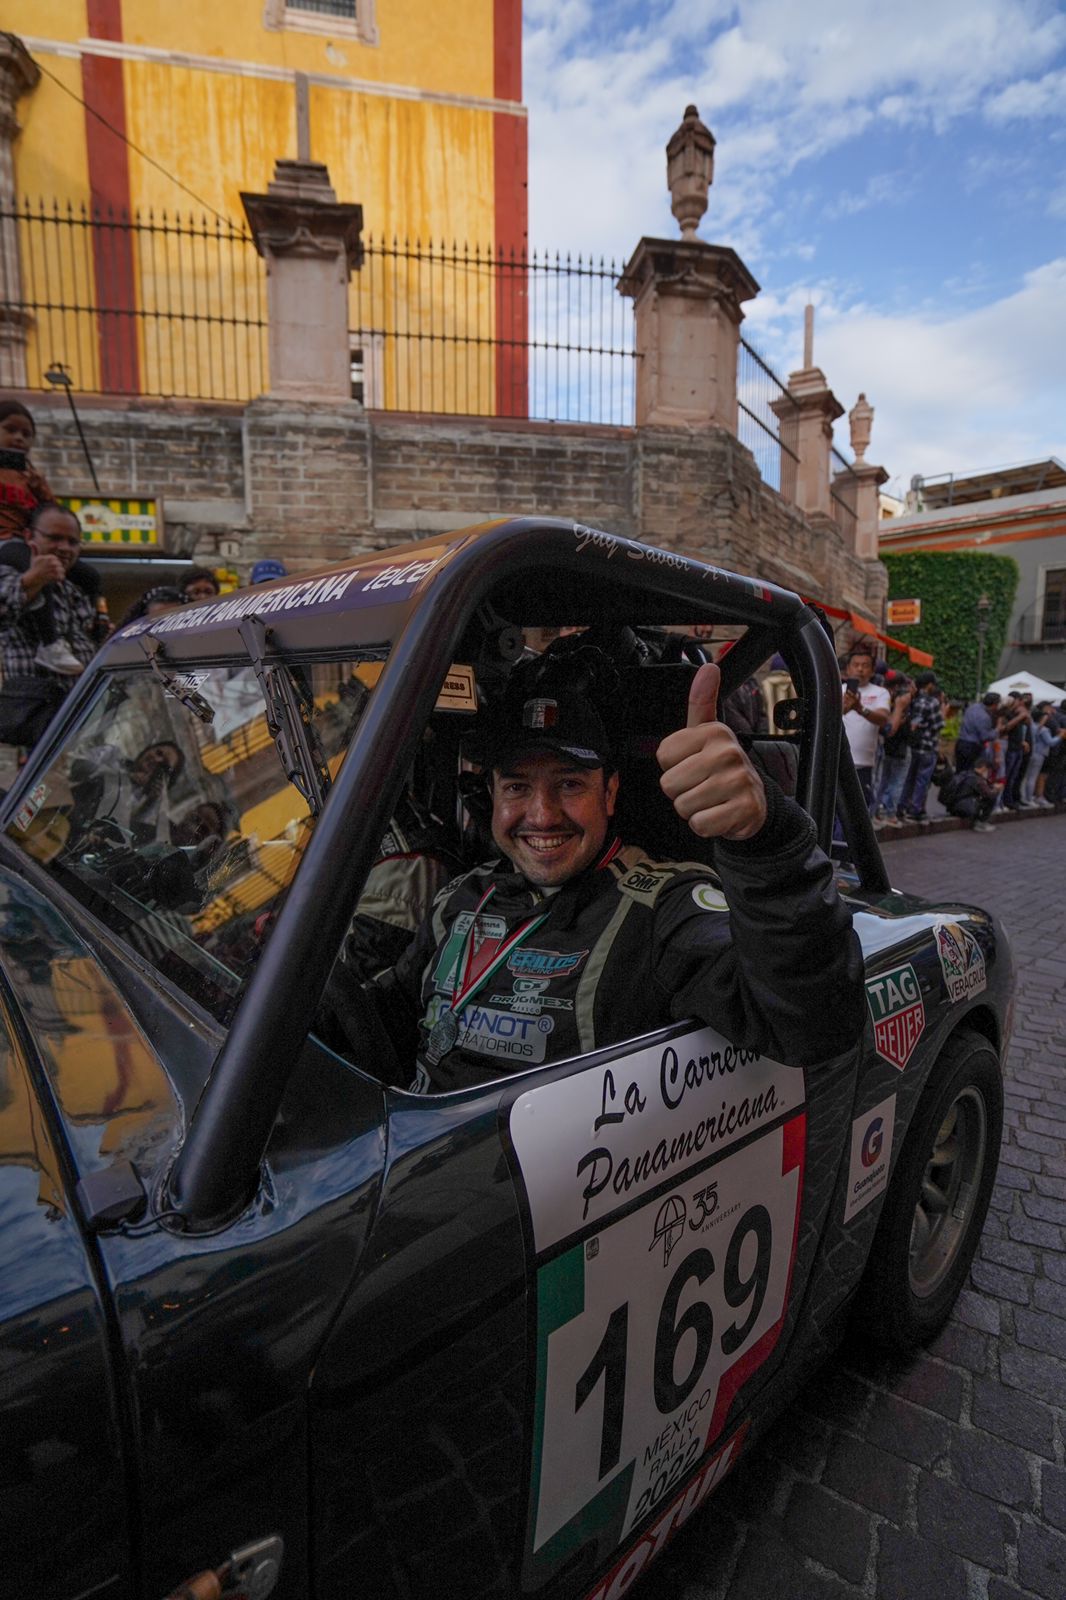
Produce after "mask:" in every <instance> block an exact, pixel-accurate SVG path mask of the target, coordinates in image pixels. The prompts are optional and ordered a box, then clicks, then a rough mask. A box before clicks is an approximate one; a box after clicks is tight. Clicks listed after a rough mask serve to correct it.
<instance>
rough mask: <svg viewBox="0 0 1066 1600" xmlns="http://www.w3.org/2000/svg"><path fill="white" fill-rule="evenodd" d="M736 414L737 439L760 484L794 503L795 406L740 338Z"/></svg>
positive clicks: (765, 364) (764, 363)
mask: <svg viewBox="0 0 1066 1600" xmlns="http://www.w3.org/2000/svg"><path fill="white" fill-rule="evenodd" d="M737 413H738V422H737V436H738V438H739V439H740V442H741V444H743V445H746V446H747V448H748V449H749V450H750V451H751V453H752V455H753V456H754V457H755V462H756V465H757V466H758V468H759V472H760V474H761V476H762V478H763V481H764V482H765V483H768V484H770V486H771V488H774V489H777V490H778V492H779V493H780V494H782V495H783V496H784V497H785V499H786V500H795V498H796V468H797V467H798V465H799V455H798V454H797V449H796V445H797V429H798V422H799V406H798V405H797V403H796V401H795V400H794V399H793V397H792V395H790V394H789V392H788V390H787V389H786V388H785V385H784V384H783V383H782V382H781V379H780V378H779V377H778V376H777V373H776V372H775V371H774V370H773V368H772V367H771V366H770V364H769V363H768V362H767V361H766V360H765V359H764V358H763V356H761V355H760V354H759V352H758V350H756V348H755V346H754V345H753V344H751V343H750V342H749V341H748V340H747V339H745V338H744V337H743V336H741V340H740V348H739V350H738V351H737Z"/></svg>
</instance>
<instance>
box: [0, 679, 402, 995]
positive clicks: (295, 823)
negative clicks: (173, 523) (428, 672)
mask: <svg viewBox="0 0 1066 1600" xmlns="http://www.w3.org/2000/svg"><path fill="white" fill-rule="evenodd" d="M380 665H381V664H380V657H378V658H375V659H373V660H369V659H367V660H360V659H358V658H354V659H352V658H349V659H346V660H344V661H338V662H331V663H329V664H323V663H320V662H319V663H315V664H307V665H290V669H289V676H290V681H291V683H292V685H293V690H294V695H295V697H296V699H297V701H298V702H299V703H301V704H302V708H303V713H304V723H305V727H306V738H307V743H308V745H309V746H310V747H311V748H313V750H314V752H315V754H316V757H317V758H318V759H319V760H320V761H321V763H322V765H323V767H324V768H328V771H329V774H330V776H331V777H335V776H336V773H337V771H338V770H339V767H340V764H341V762H342V760H343V758H344V753H345V751H346V750H347V748H348V746H349V744H350V742H351V738H352V733H353V731H354V729H355V726H356V723H357V722H358V720H359V716H360V713H361V711H362V708H363V705H364V703H365V701H366V698H367V692H368V687H369V686H370V685H372V684H373V682H374V681H376V678H377V676H378V674H379V672H380ZM199 702H204V703H205V704H206V707H209V708H210V710H211V711H212V712H213V713H214V716H213V720H211V721H207V720H204V717H205V715H206V710H205V705H203V704H199ZM298 781H299V780H298ZM313 827H314V817H313V816H312V814H311V811H310V809H309V806H308V802H307V800H305V799H304V797H303V795H302V794H301V793H300V792H299V790H298V788H296V787H294V785H293V784H292V783H290V782H289V781H288V778H287V776H286V771H285V767H284V765H283V763H282V760H281V757H280V756H279V752H278V749H277V747H276V745H275V742H274V739H273V738H272V737H271V732H270V729H269V728H268V726H267V718H266V714H265V707H264V700H263V693H262V690H261V688H260V685H259V683H258V682H257V679H256V674H255V671H254V669H253V667H252V666H251V665H250V664H242V665H239V666H238V665H229V666H215V667H207V668H203V669H200V670H197V671H194V672H188V671H183V672H182V673H180V674H178V675H177V676H176V677H173V676H170V675H169V674H164V675H161V674H160V673H159V672H157V671H153V670H152V669H151V668H150V667H148V666H147V665H146V666H145V667H138V668H132V669H128V670H124V671H117V672H114V673H111V674H109V675H107V676H106V677H102V678H101V680H100V684H99V690H98V692H97V695H96V697H95V699H94V701H93V703H92V705H91V707H90V709H89V711H88V713H87V715H86V716H85V717H83V718H82V720H81V721H80V722H79V723H78V724H77V725H76V726H75V727H73V728H72V729H71V730H70V732H69V734H68V737H67V739H66V742H65V744H64V746H63V748H62V749H61V750H60V751H59V753H58V754H57V755H56V756H55V757H54V759H53V760H52V761H51V763H50V764H49V766H48V767H47V768H46V769H45V770H44V771H43V772H42V773H41V775H40V778H39V780H38V782H37V783H36V784H35V785H34V786H33V788H32V789H31V791H30V792H29V793H28V794H27V795H26V797H25V798H24V801H23V804H22V805H21V806H20V807H19V809H18V811H17V812H16V813H15V815H14V817H13V818H12V820H11V822H10V823H9V824H8V827H7V830H6V831H7V837H8V838H9V839H10V840H11V841H12V842H13V843H14V844H16V845H17V846H18V847H19V849H21V850H24V851H25V852H26V854H27V855H29V856H32V857H33V858H34V859H35V860H36V861H37V862H39V863H40V864H41V865H42V866H43V867H44V868H45V870H46V871H48V872H49V873H50V874H51V875H52V876H53V877H54V878H55V879H56V880H57V882H59V883H61V884H62V885H63V887H64V888H65V889H66V890H68V891H69V892H70V893H71V894H72V895H74V897H75V898H76V899H77V900H79V901H80V902H81V904H82V905H84V906H85V907H86V908H87V909H88V910H90V911H91V912H92V913H93V914H94V915H95V916H97V917H99V918H100V920H101V921H102V922H104V923H105V924H106V925H107V926H108V927H109V928H110V929H111V930H112V932H113V933H115V934H116V935H117V936H118V937H119V938H120V939H122V940H123V941H124V942H125V943H126V944H127V945H128V946H130V947H131V948H132V949H133V950H135V951H136V952H137V954H138V955H139V956H141V957H142V958H144V959H146V960H148V961H149V962H151V964H152V965H153V966H154V967H155V968H156V969H157V970H158V971H159V972H161V973H163V974H164V975H165V976H166V977H167V978H169V979H171V980H172V981H173V982H174V983H176V984H178V985H179V986H180V987H181V988H182V989H183V990H184V991H185V992H186V993H187V994H189V995H190V996H191V997H192V998H193V999H194V1000H196V1001H197V1002H198V1003H199V1004H200V1005H202V1006H203V1007H204V1008H205V1009H206V1010H208V1011H209V1012H211V1013H212V1014H213V1015H214V1016H215V1017H216V1018H217V1019H218V1021H220V1022H222V1023H227V1022H229V1020H230V1018H231V1017H232V1015H233V1012H234V1011H235V1010H236V1007H237V1004H238V1002H239V1000H240V997H241V994H242V992H243V989H244V985H245V983H246V981H247V978H248V976H249V974H250V973H251V971H252V969H253V967H254V966H255V963H256V961H257V959H258V957H259V955H260V952H261V951H262V949H263V946H264V944H265V942H266V940H267V939H268V938H269V936H270V930H271V927H272V925H273V923H274V920H275V917H276V913H277V911H278V909H279V906H280V903H281V901H282V899H283V897H284V895H285V893H286V891H287V890H288V888H289V885H290V884H291V882H292V879H293V876H294V874H295V872H296V870H297V867H298V866H299V863H300V859H301V856H302V854H303V850H304V847H305V846H306V844H307V841H308V839H309V838H310V836H311V831H312V829H313Z"/></svg>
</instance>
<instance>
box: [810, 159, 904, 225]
mask: <svg viewBox="0 0 1066 1600" xmlns="http://www.w3.org/2000/svg"><path fill="white" fill-rule="evenodd" d="M914 188H915V175H914V174H913V173H907V172H904V171H900V172H880V173H878V174H877V175H876V176H875V177H872V178H867V180H866V183H865V184H864V186H863V187H862V189H860V190H859V191H857V192H856V191H855V190H851V191H850V192H849V193H847V194H842V195H840V197H839V198H838V199H836V200H831V201H830V202H829V203H828V205H826V206H824V207H823V210H822V214H823V216H825V217H827V218H828V219H829V221H831V222H832V221H835V220H836V219H837V218H838V217H854V216H857V215H858V214H859V212H860V211H869V210H871V209H872V208H873V207H875V206H877V207H881V206H888V205H897V206H898V205H902V203H903V202H904V201H905V200H907V199H909V198H910V196H911V195H912V194H913V193H914Z"/></svg>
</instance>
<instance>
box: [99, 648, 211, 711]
mask: <svg viewBox="0 0 1066 1600" xmlns="http://www.w3.org/2000/svg"><path fill="white" fill-rule="evenodd" d="M138 643H139V644H140V647H141V649H142V650H143V651H144V653H145V655H146V656H147V657H148V663H149V665H150V666H151V669H152V671H153V672H154V673H155V675H156V677H157V678H158V679H159V680H160V682H161V683H162V685H163V688H164V690H165V692H166V693H167V694H168V695H170V696H171V698H172V699H174V700H177V701H180V703H181V704H182V705H183V706H184V707H185V709H186V710H187V711H191V712H192V714H193V716H194V717H199V719H200V721H201V722H214V720H215V708H214V706H212V705H209V704H208V703H207V701H206V700H205V699H204V697H203V695H202V694H197V692H196V690H195V689H193V688H190V686H189V685H188V684H187V683H182V681H181V679H180V678H176V677H175V676H174V674H173V673H172V672H164V670H163V668H162V666H161V665H160V663H161V662H163V661H165V660H166V659H167V656H166V651H165V650H164V649H163V644H162V640H160V639H157V638H156V636H155V634H154V633H142V634H141V637H140V639H139V641H138ZM108 709H111V708H110V706H109V707H108Z"/></svg>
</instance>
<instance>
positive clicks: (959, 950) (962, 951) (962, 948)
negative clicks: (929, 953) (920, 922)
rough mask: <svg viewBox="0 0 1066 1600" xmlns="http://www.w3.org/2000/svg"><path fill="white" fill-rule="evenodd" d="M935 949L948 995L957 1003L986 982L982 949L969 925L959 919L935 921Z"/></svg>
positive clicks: (967, 998) (967, 997) (970, 995)
mask: <svg viewBox="0 0 1066 1600" xmlns="http://www.w3.org/2000/svg"><path fill="white" fill-rule="evenodd" d="M936 953H937V955H938V956H939V957H940V970H941V972H942V973H943V974H944V987H945V989H946V990H947V992H948V999H949V1000H951V1001H952V1002H953V1003H955V1004H958V1002H959V1001H960V1000H969V999H970V998H971V997H972V996H973V995H975V994H980V993H981V992H982V990H983V989H984V988H985V987H986V986H987V983H988V977H987V974H986V972H985V958H984V952H983V951H982V949H981V946H980V945H979V944H978V942H977V940H976V939H975V938H974V936H973V934H972V933H971V932H970V930H969V928H964V927H963V926H962V924H961V923H959V922H938V923H937V924H936Z"/></svg>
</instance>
